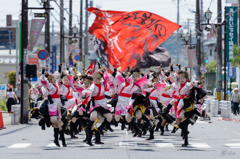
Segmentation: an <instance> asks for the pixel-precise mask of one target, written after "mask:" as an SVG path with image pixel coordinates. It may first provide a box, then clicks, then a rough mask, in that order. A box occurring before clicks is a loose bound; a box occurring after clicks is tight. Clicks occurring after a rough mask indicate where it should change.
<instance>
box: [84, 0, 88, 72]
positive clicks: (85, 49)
mask: <svg viewBox="0 0 240 159" xmlns="http://www.w3.org/2000/svg"><path fill="white" fill-rule="evenodd" d="M87 8H88V0H86V8H85V9H86V13H85V14H86V18H85V20H86V21H85V34H86V37H85V42H84V54H85V56H84V62H85V63H87V62H88V61H87V59H86V57H87V56H88V11H87ZM85 67H86V66H85Z"/></svg>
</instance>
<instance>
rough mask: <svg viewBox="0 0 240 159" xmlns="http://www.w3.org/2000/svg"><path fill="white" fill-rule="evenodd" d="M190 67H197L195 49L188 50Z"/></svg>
mask: <svg viewBox="0 0 240 159" xmlns="http://www.w3.org/2000/svg"><path fill="white" fill-rule="evenodd" d="M187 53H188V66H189V67H190V68H193V67H196V66H197V59H196V50H195V49H188V51H187Z"/></svg>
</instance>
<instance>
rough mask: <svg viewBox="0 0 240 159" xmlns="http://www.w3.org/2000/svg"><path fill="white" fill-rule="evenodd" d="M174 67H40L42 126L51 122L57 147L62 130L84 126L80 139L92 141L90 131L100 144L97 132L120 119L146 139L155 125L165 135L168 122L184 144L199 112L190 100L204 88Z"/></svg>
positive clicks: (71, 131)
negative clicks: (109, 69)
mask: <svg viewBox="0 0 240 159" xmlns="http://www.w3.org/2000/svg"><path fill="white" fill-rule="evenodd" d="M177 66H178V67H177V70H178V71H175V70H174V69H173V65H172V64H170V69H169V70H167V71H165V70H164V69H161V66H159V67H158V68H157V69H156V70H149V72H148V73H147V74H144V73H143V72H142V71H141V69H140V68H138V67H133V68H132V69H130V68H129V67H128V68H127V69H126V70H125V71H120V68H115V69H114V71H113V73H111V74H110V73H108V72H107V71H106V69H105V68H104V67H103V66H102V65H101V64H99V68H98V71H95V72H94V73H92V70H85V69H83V72H82V74H80V73H79V72H77V71H76V69H75V68H74V67H72V68H63V67H62V65H61V64H60V65H59V69H58V71H56V72H55V73H54V74H50V73H48V72H47V71H46V67H43V68H42V73H40V74H39V76H40V80H41V84H42V88H41V91H40V93H41V94H42V95H43V97H44V99H43V103H42V104H41V106H40V114H41V120H40V121H39V125H40V126H41V127H42V129H43V130H45V127H46V126H47V127H50V126H51V125H52V126H53V128H54V143H55V144H56V146H58V147H60V144H59V140H61V141H62V145H63V147H66V146H67V144H66V142H65V134H68V135H70V137H71V139H76V138H77V137H76V136H75V135H76V134H78V133H80V132H81V131H83V130H85V132H86V139H85V140H84V142H86V144H88V145H90V146H94V144H93V143H92V136H93V134H95V143H96V144H103V142H101V135H104V133H105V132H106V131H107V130H109V131H112V132H113V131H114V130H113V129H112V128H111V124H113V125H115V126H116V125H118V123H121V124H122V126H121V129H122V130H124V129H125V128H126V127H125V126H127V125H128V130H130V131H132V133H133V137H137V136H138V137H141V136H142V135H146V133H147V131H149V133H150V136H149V138H147V139H146V140H152V139H154V132H156V131H158V130H159V129H160V131H161V133H160V135H164V127H166V129H168V127H167V126H168V124H172V125H173V126H174V129H173V130H172V133H175V132H176V131H177V130H178V129H181V137H182V139H183V140H184V144H183V145H182V146H183V147H185V146H188V144H189V143H188V134H189V130H188V125H189V124H194V123H195V121H196V120H197V118H198V117H201V116H202V115H204V113H203V112H201V111H200V110H199V109H198V108H197V107H195V105H196V104H200V103H199V101H200V100H202V99H203V98H204V97H205V96H206V91H204V90H203V89H202V87H201V82H197V81H190V80H189V74H188V72H187V67H184V68H181V65H177ZM91 73H92V74H91ZM90 74H91V75H90ZM96 123H100V124H101V125H100V126H97V125H98V124H96ZM45 125H46V126H45ZM166 129H165V130H166Z"/></svg>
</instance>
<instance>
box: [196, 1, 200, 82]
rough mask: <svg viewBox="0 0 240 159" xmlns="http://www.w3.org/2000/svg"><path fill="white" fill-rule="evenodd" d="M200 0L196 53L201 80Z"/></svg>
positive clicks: (197, 3) (198, 73) (197, 13)
mask: <svg viewBox="0 0 240 159" xmlns="http://www.w3.org/2000/svg"><path fill="white" fill-rule="evenodd" d="M199 8H200V7H199V0H196V19H197V22H196V33H197V34H196V36H197V46H196V54H197V70H196V71H197V80H198V81H201V72H200V67H201V37H200V36H201V33H200V30H201V29H200V10H199Z"/></svg>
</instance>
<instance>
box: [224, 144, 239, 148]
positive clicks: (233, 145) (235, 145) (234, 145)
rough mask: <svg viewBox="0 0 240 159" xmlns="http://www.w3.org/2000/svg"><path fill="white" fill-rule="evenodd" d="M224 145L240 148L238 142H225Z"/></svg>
mask: <svg viewBox="0 0 240 159" xmlns="http://www.w3.org/2000/svg"><path fill="white" fill-rule="evenodd" d="M225 145H226V146H229V147H231V148H240V143H228V144H225Z"/></svg>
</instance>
